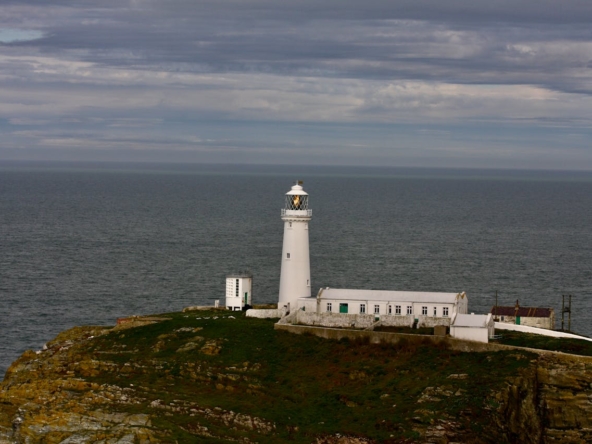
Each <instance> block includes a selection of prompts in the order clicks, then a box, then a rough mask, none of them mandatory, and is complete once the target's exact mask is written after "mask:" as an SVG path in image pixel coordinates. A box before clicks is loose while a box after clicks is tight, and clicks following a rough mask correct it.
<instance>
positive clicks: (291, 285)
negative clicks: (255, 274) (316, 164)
mask: <svg viewBox="0 0 592 444" xmlns="http://www.w3.org/2000/svg"><path fill="white" fill-rule="evenodd" d="M311 217H312V210H311V209H309V208H308V193H306V192H305V191H304V189H303V188H302V182H300V181H299V182H297V183H296V185H294V186H293V187H292V189H291V190H290V191H288V192H287V193H286V200H285V205H284V208H283V209H282V220H283V221H284V244H283V248H282V268H281V274H280V292H279V300H278V308H281V307H284V306H287V307H288V309H289V308H290V307H292V308H294V307H296V305H297V301H298V299H299V298H303V297H310V294H311V293H310V286H311V282H310V254H309V246H308V222H309V221H310V219H311Z"/></svg>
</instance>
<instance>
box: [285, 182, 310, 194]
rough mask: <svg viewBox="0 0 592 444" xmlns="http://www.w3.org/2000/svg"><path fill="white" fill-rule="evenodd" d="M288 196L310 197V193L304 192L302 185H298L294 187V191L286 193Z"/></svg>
mask: <svg viewBox="0 0 592 444" xmlns="http://www.w3.org/2000/svg"><path fill="white" fill-rule="evenodd" d="M286 195H288V196H308V193H307V192H306V191H304V188H302V185H301V184H300V183H296V184H295V185H293V186H292V189H291V190H290V191H288V192H287V193H286Z"/></svg>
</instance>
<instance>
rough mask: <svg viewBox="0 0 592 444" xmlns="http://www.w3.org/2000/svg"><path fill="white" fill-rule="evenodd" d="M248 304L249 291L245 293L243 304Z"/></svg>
mask: <svg viewBox="0 0 592 444" xmlns="http://www.w3.org/2000/svg"><path fill="white" fill-rule="evenodd" d="M248 304H249V293H248V292H247V293H245V305H248Z"/></svg>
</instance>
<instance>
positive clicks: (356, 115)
mask: <svg viewBox="0 0 592 444" xmlns="http://www.w3.org/2000/svg"><path fill="white" fill-rule="evenodd" d="M591 23H592V1H590V0H488V1H475V0H445V1H443V0H364V1H360V0H356V1H352V0H281V1H278V0H273V1H272V0H166V1H165V0H161V1H153V0H75V1H69V0H51V1H48V0H43V1H42V0H20V1H5V0H0V160H34V161H45V160H59V161H70V160H71V161H140V162H182V163H233V164H246V163H248V164H297V165H313V164H314V165H363V166H375V165H376V166H396V167H457V168H521V169H559V170H592V144H591V141H592V26H590V24H591Z"/></svg>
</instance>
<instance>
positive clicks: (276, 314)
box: [245, 308, 286, 319]
mask: <svg viewBox="0 0 592 444" xmlns="http://www.w3.org/2000/svg"><path fill="white" fill-rule="evenodd" d="M285 314H286V309H285V308H278V309H275V308H268V309H261V310H256V309H253V308H250V309H249V310H247V311H246V313H245V316H246V317H248V318H259V319H267V318H270V319H275V318H281V317H282V316H284V315H285Z"/></svg>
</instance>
